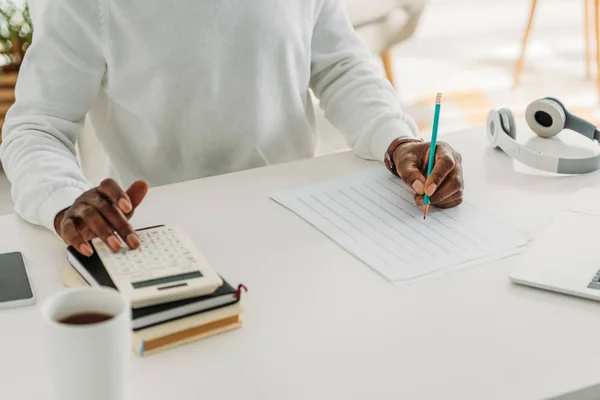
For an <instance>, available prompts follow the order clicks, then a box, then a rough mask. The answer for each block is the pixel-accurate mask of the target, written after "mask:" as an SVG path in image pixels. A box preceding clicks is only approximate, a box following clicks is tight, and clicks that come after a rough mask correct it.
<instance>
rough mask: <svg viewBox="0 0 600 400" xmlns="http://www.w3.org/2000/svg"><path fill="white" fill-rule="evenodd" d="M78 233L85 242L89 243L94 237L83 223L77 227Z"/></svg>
mask: <svg viewBox="0 0 600 400" xmlns="http://www.w3.org/2000/svg"><path fill="white" fill-rule="evenodd" d="M79 232H80V233H81V236H83V239H84V240H85V241H86V242H89V241H90V240H92V239H93V238H95V237H96V235H95V234H94V232H92V230H91V229H90V228H89V227H88V226H87V225H86V224H83V223H82V224H80V225H79Z"/></svg>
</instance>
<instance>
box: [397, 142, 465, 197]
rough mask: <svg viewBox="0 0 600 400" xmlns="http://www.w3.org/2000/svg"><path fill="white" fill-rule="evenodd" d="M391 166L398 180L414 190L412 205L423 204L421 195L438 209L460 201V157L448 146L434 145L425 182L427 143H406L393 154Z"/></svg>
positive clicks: (461, 185)
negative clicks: (428, 173) (429, 169)
mask: <svg viewBox="0 0 600 400" xmlns="http://www.w3.org/2000/svg"><path fill="white" fill-rule="evenodd" d="M394 163H395V164H396V170H397V172H398V174H399V175H400V177H401V178H402V180H404V182H405V183H406V184H407V185H409V186H410V187H412V188H413V190H414V191H415V197H414V198H415V202H416V203H417V205H418V206H422V205H423V201H424V200H423V196H424V194H425V193H426V194H427V195H428V196H429V203H430V204H431V205H432V206H435V207H438V208H451V207H456V206H458V205H459V204H461V203H462V201H463V189H464V181H463V169H462V157H461V155H460V154H459V153H457V152H456V151H454V149H452V147H450V145H448V144H447V143H444V142H438V143H437V148H436V151H435V162H434V166H433V169H432V171H431V175H430V176H429V178H427V179H425V174H427V164H428V163H429V143H426V142H407V143H404V144H401V145H400V146H398V147H397V148H396V150H395V151H394Z"/></svg>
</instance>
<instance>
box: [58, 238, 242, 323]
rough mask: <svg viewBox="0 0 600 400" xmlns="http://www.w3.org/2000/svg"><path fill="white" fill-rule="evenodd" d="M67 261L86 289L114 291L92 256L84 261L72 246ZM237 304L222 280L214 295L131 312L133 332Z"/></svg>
mask: <svg viewBox="0 0 600 400" xmlns="http://www.w3.org/2000/svg"><path fill="white" fill-rule="evenodd" d="M67 260H68V261H69V263H71V265H72V266H73V268H74V269H75V270H76V271H77V272H78V273H79V275H81V277H82V278H83V279H84V280H85V281H86V282H87V283H88V285H90V286H106V287H110V288H113V289H117V287H116V285H115V284H114V282H113V280H112V279H111V277H110V275H109V273H108V271H107V270H106V268H104V265H103V264H102V261H101V260H100V257H98V255H97V254H96V253H95V252H94V254H93V255H92V256H91V257H86V256H84V255H82V254H80V253H79V252H78V251H77V250H75V249H74V248H73V247H72V246H69V248H68V249H67ZM221 279H223V277H221ZM117 290H118V289H117ZM238 301H239V292H238V291H237V290H236V289H235V288H234V287H232V286H231V285H230V284H229V283H227V282H226V281H225V279H223V285H221V286H220V287H219V288H218V289H217V290H216V291H215V292H214V293H212V294H209V295H206V296H200V297H193V298H191V299H185V300H178V301H173V302H169V303H164V304H157V305H154V306H149V307H143V308H136V309H132V310H131V312H132V325H133V330H140V329H143V328H147V327H150V326H153V325H158V324H161V323H164V322H167V321H172V320H176V319H179V318H184V317H187V316H190V315H192V314H198V313H201V312H206V311H210V310H214V309H216V308H219V307H224V306H227V305H230V304H233V303H236V302H238Z"/></svg>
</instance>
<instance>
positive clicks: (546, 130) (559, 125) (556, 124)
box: [525, 99, 567, 138]
mask: <svg viewBox="0 0 600 400" xmlns="http://www.w3.org/2000/svg"><path fill="white" fill-rule="evenodd" d="M525 119H526V120H527V125H529V127H530V128H531V130H532V131H534V132H535V134H536V135H538V136H540V137H543V138H551V137H552V136H556V135H558V134H559V133H560V132H561V131H562V130H563V129H565V124H566V123H567V116H566V113H565V109H564V108H563V106H562V105H561V104H560V103H558V102H556V101H554V100H552V99H539V100H536V101H534V102H532V103H531V104H529V105H528V106H527V109H526V110H525Z"/></svg>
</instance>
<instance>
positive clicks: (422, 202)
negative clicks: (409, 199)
mask: <svg viewBox="0 0 600 400" xmlns="http://www.w3.org/2000/svg"><path fill="white" fill-rule="evenodd" d="M414 199H415V204H416V205H417V206H418V207H422V206H424V205H425V198H424V197H423V195H422V194H415V196H414Z"/></svg>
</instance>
